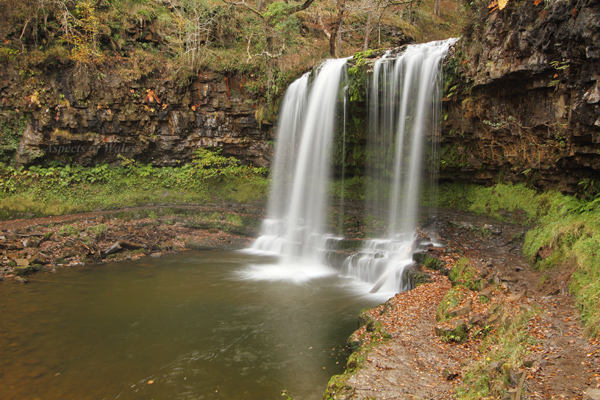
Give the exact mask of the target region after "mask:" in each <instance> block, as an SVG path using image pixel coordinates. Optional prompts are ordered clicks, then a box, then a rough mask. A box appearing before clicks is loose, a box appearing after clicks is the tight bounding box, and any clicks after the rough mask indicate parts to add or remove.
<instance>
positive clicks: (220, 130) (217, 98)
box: [0, 70, 271, 166]
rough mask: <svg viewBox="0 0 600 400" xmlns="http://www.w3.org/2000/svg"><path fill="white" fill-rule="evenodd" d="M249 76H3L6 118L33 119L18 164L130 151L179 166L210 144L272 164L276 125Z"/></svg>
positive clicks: (81, 160)
mask: <svg viewBox="0 0 600 400" xmlns="http://www.w3.org/2000/svg"><path fill="white" fill-rule="evenodd" d="M7 75H8V74H7ZM13 76H14V75H13ZM243 84H244V82H243V78H240V77H237V76H221V75H219V74H216V73H212V72H203V73H200V74H199V75H198V77H197V78H196V79H195V80H194V81H193V82H192V84H190V85H188V86H185V87H181V86H179V85H177V84H176V83H175V82H170V81H168V80H165V79H161V78H160V77H155V78H152V79H141V80H126V78H125V77H123V76H117V75H106V76H101V75H98V74H92V73H89V72H85V71H83V70H79V71H56V73H54V74H46V75H44V76H41V77H37V78H32V79H30V80H28V81H26V83H25V84H23V81H22V80H19V79H18V78H16V77H15V78H13V79H9V80H5V81H3V82H2V83H0V97H2V99H3V101H2V104H0V118H2V120H11V119H12V120H15V119H18V118H23V117H22V116H25V119H26V120H27V122H26V123H25V126H24V129H23V133H22V138H21V140H20V143H19V145H18V150H17V151H16V154H15V159H16V163H17V164H18V165H30V164H41V165H45V164H48V163H50V162H51V161H52V160H59V161H62V162H67V163H77V164H81V165H94V164H98V163H103V162H106V163H109V164H110V163H116V162H120V160H121V157H125V158H128V159H135V160H138V161H141V162H145V163H151V164H153V165H157V166H172V165H177V164H179V163H182V162H188V161H190V160H191V159H192V157H193V152H194V150H196V149H197V148H200V147H203V148H221V149H223V153H222V154H223V155H228V156H235V157H237V158H238V159H240V160H242V162H244V163H247V164H252V165H255V166H268V165H269V160H270V154H271V146H270V144H269V142H268V140H269V139H270V126H266V125H263V126H260V125H259V123H258V122H257V120H256V118H255V106H254V105H253V104H254V103H256V102H255V101H254V102H253V101H252V98H251V96H250V95H249V94H247V93H245V92H244V85H243ZM17 110H18V111H17Z"/></svg>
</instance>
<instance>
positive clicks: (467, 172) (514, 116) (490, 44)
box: [442, 0, 600, 193]
mask: <svg viewBox="0 0 600 400" xmlns="http://www.w3.org/2000/svg"><path fill="white" fill-rule="evenodd" d="M535 3H538V2H534V1H532V0H522V1H513V0H511V1H510V2H509V3H508V7H507V8H505V9H504V10H502V11H498V10H496V11H493V12H491V13H490V12H489V10H488V7H487V4H488V2H483V3H481V4H480V5H479V7H480V9H479V10H477V12H476V13H477V17H476V19H475V20H474V22H473V23H472V25H471V26H470V27H468V29H467V31H466V33H465V35H464V36H463V38H462V39H461V41H460V42H459V44H457V46H456V53H455V56H454V57H453V58H451V59H450V60H449V62H448V66H447V71H446V74H447V76H448V78H449V82H448V83H447V91H446V95H447V98H445V114H444V119H445V121H444V126H443V133H442V135H443V139H442V140H443V142H442V178H443V179H451V180H454V179H465V180H468V181H475V182H480V183H493V182H497V181H499V180H511V181H517V182H519V181H526V182H529V183H531V184H532V185H534V186H536V187H539V188H553V189H560V190H563V191H565V192H571V193H572V192H576V191H581V190H582V189H584V188H587V189H590V188H591V186H593V185H597V184H600V182H599V181H600V3H598V2H597V1H594V0H573V1H571V0H550V1H546V2H539V3H540V4H539V5H535Z"/></svg>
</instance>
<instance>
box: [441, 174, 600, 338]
mask: <svg viewBox="0 0 600 400" xmlns="http://www.w3.org/2000/svg"><path fill="white" fill-rule="evenodd" d="M438 196H439V198H438V202H437V205H438V206H440V207H449V208H455V209H462V210H465V211H469V212H473V213H476V214H480V215H485V216H488V217H491V218H494V219H497V220H500V221H506V222H512V223H519V224H524V225H527V226H532V228H531V229H530V230H529V232H528V233H527V235H526V236H525V241H524V244H523V253H524V255H525V257H527V259H528V260H529V262H530V263H531V264H532V265H533V266H534V267H535V268H536V269H538V270H548V271H561V272H563V274H570V273H571V272H572V275H571V280H570V283H569V290H570V292H571V293H572V294H573V295H574V296H575V298H576V301H577V304H578V306H579V309H580V310H581V319H582V320H583V322H584V323H585V325H586V327H587V333H588V334H589V335H591V336H597V335H598V334H600V194H595V195H589V196H588V197H584V198H578V197H574V196H567V195H563V194H561V193H558V192H552V191H548V192H543V193H538V192H536V191H535V190H533V189H529V188H527V187H525V186H524V185H507V184H498V185H496V186H492V187H481V186H477V185H463V184H443V185H441V186H440V190H439V193H438Z"/></svg>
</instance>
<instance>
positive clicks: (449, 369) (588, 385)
mask: <svg viewBox="0 0 600 400" xmlns="http://www.w3.org/2000/svg"><path fill="white" fill-rule="evenodd" d="M436 229H437V231H438V232H440V234H441V236H442V238H443V239H445V240H447V241H448V242H449V245H448V249H452V251H453V253H452V254H446V255H445V256H443V257H442V258H443V259H445V260H446V261H447V262H455V261H456V260H457V259H459V258H468V259H469V260H471V262H472V264H474V265H475V266H476V267H477V269H478V272H479V273H480V274H483V275H484V276H487V277H489V278H490V279H494V280H495V282H497V284H496V285H495V286H493V290H492V292H491V293H492V294H490V298H491V300H490V302H489V303H488V304H482V303H480V302H479V299H478V298H479V296H478V294H479V293H476V292H473V293H471V294H467V298H465V299H464V301H463V303H462V304H463V305H464V304H466V303H467V301H468V302H470V303H469V304H472V306H469V307H470V311H469V312H468V313H467V314H466V315H464V316H463V318H464V320H467V319H468V320H470V321H473V318H474V317H476V316H477V315H476V314H477V312H478V311H482V310H483V308H482V307H488V308H489V307H490V304H491V305H494V304H502V305H503V307H504V309H505V311H506V313H505V314H504V315H507V316H508V315H512V314H511V312H512V313H516V312H518V311H519V310H524V309H527V310H529V309H532V310H539V311H538V312H537V314H536V315H537V316H536V317H533V318H531V320H530V321H529V325H528V329H529V332H530V334H531V335H532V337H533V338H536V339H537V343H536V344H532V345H531V346H530V347H529V349H530V351H529V354H528V355H527V360H522V361H523V363H522V365H521V366H520V368H518V369H515V370H514V374H515V378H511V377H510V374H512V373H513V371H510V370H506V371H504V370H502V366H503V365H502V363H500V364H498V365H496V366H494V365H487V366H486V368H498V372H496V375H505V376H506V378H504V379H505V380H508V385H506V387H500V388H498V387H493V388H491V392H492V395H490V396H489V397H485V396H483V395H482V396H481V398H490V399H495V398H499V399H500V398H507V399H516V398H517V393H518V392H519V391H518V390H517V387H522V388H523V392H524V395H523V397H519V398H522V399H597V398H598V397H593V396H594V394H593V393H595V392H594V391H593V390H594V389H597V388H600V351H599V349H600V344H599V343H598V341H597V340H590V339H589V338H586V337H585V336H584V334H583V329H582V327H581V324H580V323H579V319H578V312H577V309H576V308H575V306H574V302H573V299H572V298H571V297H570V296H569V295H568V294H567V293H566V285H565V283H564V282H566V281H567V279H566V278H568V277H564V276H560V275H558V274H555V276H553V277H551V278H549V279H548V282H551V283H548V284H546V285H541V284H540V277H541V274H540V273H539V272H537V271H533V270H532V269H531V268H530V267H529V265H528V263H527V262H526V260H525V259H524V258H523V256H522V255H521V246H520V243H521V242H522V237H523V236H522V235H523V233H524V229H523V228H522V227H519V226H512V225H508V224H501V223H498V222H495V221H489V220H486V219H483V218H481V217H476V216H472V215H469V214H464V213H459V212H446V211H445V212H443V213H441V214H440V216H439V218H438V220H437V222H436ZM450 287H451V285H450V282H449V280H448V279H447V278H446V277H445V276H440V275H437V274H436V275H435V279H434V281H433V282H432V283H429V284H425V285H423V286H420V287H418V288H416V289H414V290H412V291H409V292H404V293H401V294H399V295H396V296H395V297H394V298H392V299H390V300H389V301H388V302H387V303H386V304H385V305H382V306H380V307H378V308H375V309H373V310H371V311H369V315H370V316H371V317H372V318H373V319H375V320H376V321H379V322H381V324H382V328H381V330H382V331H386V332H388V333H390V334H391V339H390V340H388V341H385V342H384V343H383V344H378V345H376V346H375V347H374V348H373V349H372V350H371V351H369V352H366V353H365V355H364V357H365V362H363V363H362V366H361V368H359V369H358V370H357V371H356V372H354V373H352V374H350V378H349V379H347V381H346V382H345V386H343V385H342V387H341V388H340V387H338V388H337V389H336V390H335V398H336V399H345V400H348V399H360V400H363V399H365V400H366V399H450V398H457V397H458V398H460V396H457V393H456V390H457V386H458V385H460V384H461V382H462V381H463V379H465V371H466V370H467V369H468V368H469V366H470V365H472V364H473V363H475V362H478V361H479V362H480V363H481V364H482V365H486V364H488V363H486V361H485V360H482V357H483V356H482V354H481V353H480V352H479V349H480V347H482V346H484V344H483V343H484V342H482V340H481V339H478V338H477V337H471V339H470V340H468V341H467V342H466V343H462V344H459V343H446V342H445V341H443V340H442V339H441V338H440V337H438V336H437V335H436V333H435V328H436V326H439V322H437V321H436V312H437V307H438V304H439V303H440V301H441V300H442V298H443V297H444V294H445V293H446V292H447V291H448V290H449V289H450ZM524 289H526V292H525V291H524ZM467 292H468V291H467ZM524 293H526V295H525V296H523V297H520V296H519V294H521V295H522V294H524ZM468 296H471V297H470V298H468ZM484 311H485V310H484ZM472 331H473V329H472ZM377 334H378V333H377V332H375V331H373V332H369V325H367V326H363V327H362V328H361V329H360V330H359V331H357V332H355V334H354V336H355V337H361V336H362V337H365V336H373V335H377ZM471 335H473V333H471ZM488 350H490V351H494V350H495V349H488ZM486 351H487V350H486ZM519 361H521V360H519ZM521 373H523V374H524V375H519V374H521ZM519 376H522V377H523V381H522V382H519V381H520V379H519ZM511 379H515V380H514V381H512V382H511ZM490 385H492V386H493V385H498V383H497V382H496V383H495V382H493V381H492V382H490ZM506 389H509V390H511V389H512V391H513V392H512V394H510V393H511V392H507V391H506ZM586 391H587V392H588V393H589V397H586ZM498 393H504V395H499V394H498ZM507 393H508V394H507ZM506 396H508V397H506Z"/></svg>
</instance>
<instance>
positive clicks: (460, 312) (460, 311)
mask: <svg viewBox="0 0 600 400" xmlns="http://www.w3.org/2000/svg"><path fill="white" fill-rule="evenodd" d="M471 304H472V303H471V302H470V301H469V303H467V304H466V305H464V306H462V307H458V308H455V309H454V310H450V311H448V315H450V316H451V317H462V316H464V315H467V314H468V313H470V312H471V310H472V309H473V307H472V306H471Z"/></svg>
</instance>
